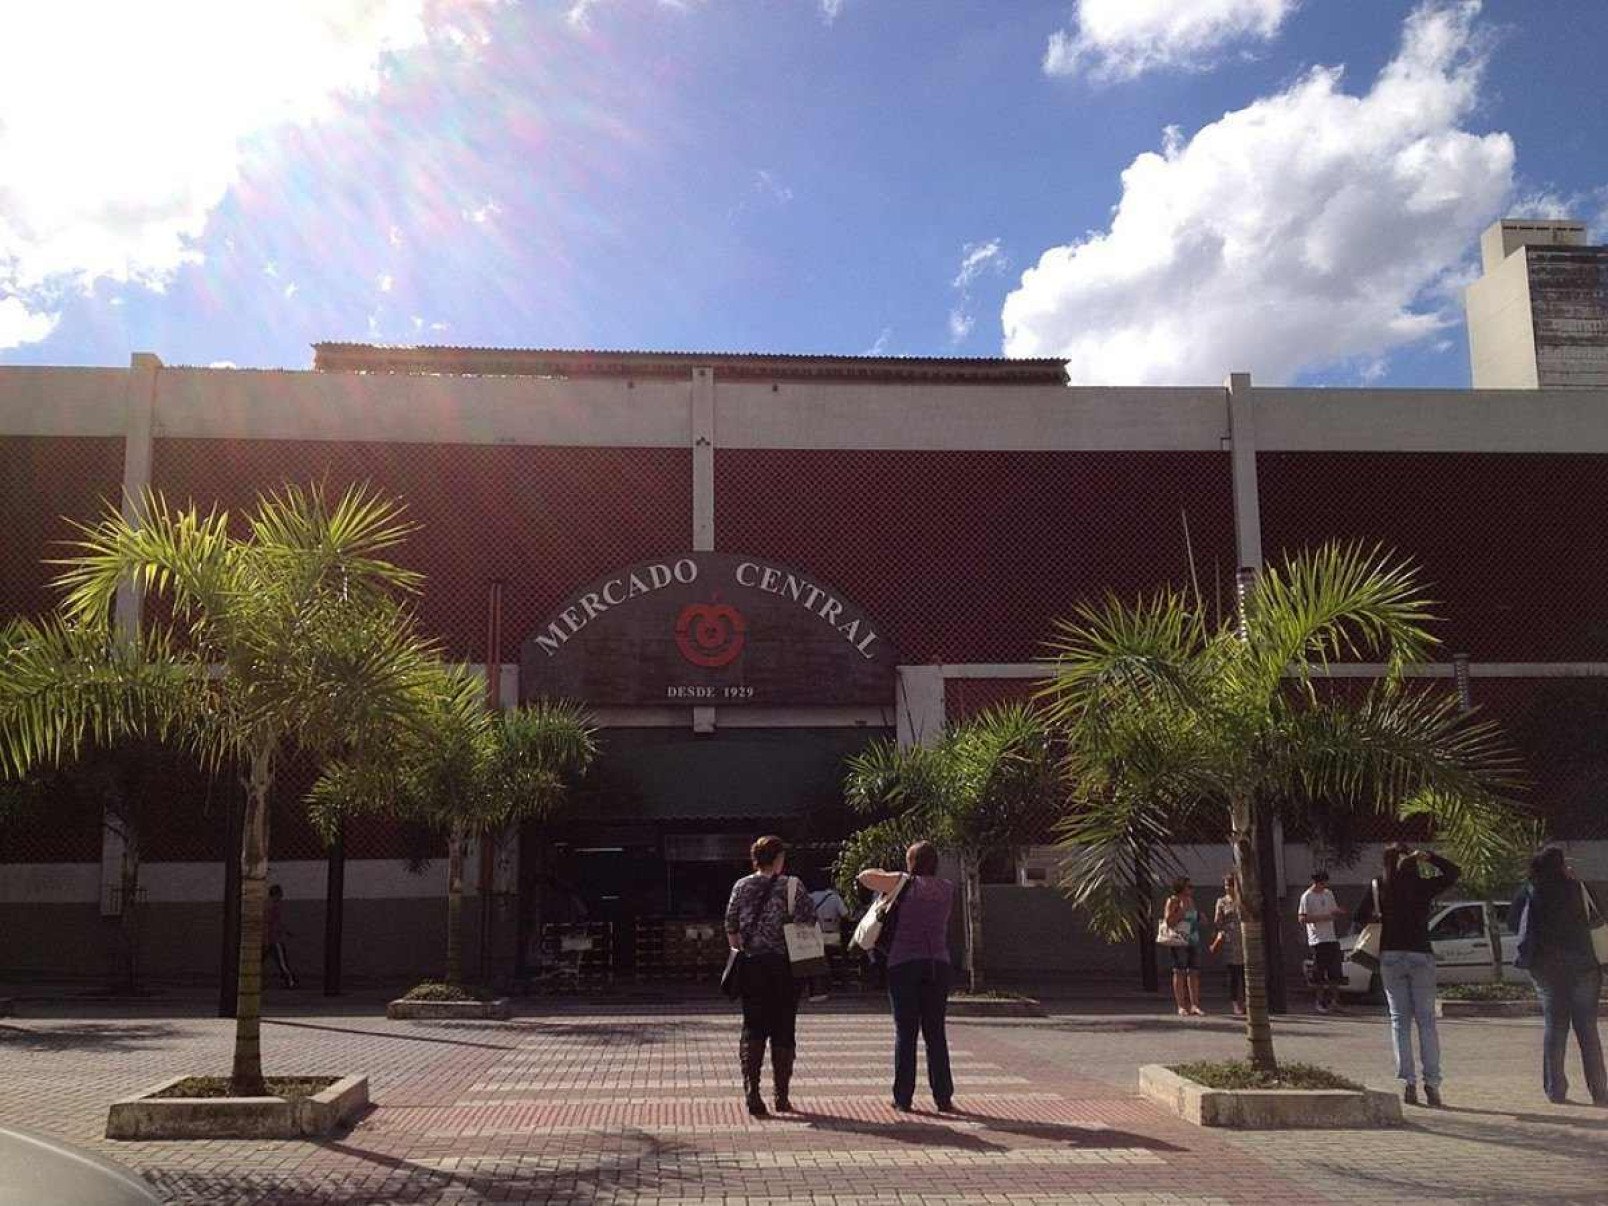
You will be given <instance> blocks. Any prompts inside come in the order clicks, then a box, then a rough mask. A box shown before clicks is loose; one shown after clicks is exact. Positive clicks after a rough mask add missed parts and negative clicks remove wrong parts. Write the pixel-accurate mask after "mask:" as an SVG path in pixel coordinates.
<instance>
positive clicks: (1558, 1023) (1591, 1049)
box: [1535, 967, 1608, 1101]
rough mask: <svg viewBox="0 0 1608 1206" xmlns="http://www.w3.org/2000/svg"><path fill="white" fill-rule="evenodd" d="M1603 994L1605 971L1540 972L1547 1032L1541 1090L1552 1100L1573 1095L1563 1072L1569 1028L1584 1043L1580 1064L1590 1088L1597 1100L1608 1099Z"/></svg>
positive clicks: (1538, 983) (1538, 993) (1538, 991)
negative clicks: (1600, 1029) (1601, 1031)
mask: <svg viewBox="0 0 1608 1206" xmlns="http://www.w3.org/2000/svg"><path fill="white" fill-rule="evenodd" d="M1601 992H1602V969H1601V968H1599V967H1591V968H1583V969H1579V970H1572V971H1571V970H1561V969H1560V970H1558V971H1550V970H1549V971H1547V972H1540V971H1537V972H1536V974H1535V995H1536V996H1537V997H1539V998H1540V999H1541V1016H1542V1018H1543V1020H1544V1029H1543V1032H1542V1038H1541V1088H1542V1089H1543V1090H1544V1091H1545V1092H1546V1095H1547V1099H1548V1100H1550V1101H1562V1100H1563V1099H1564V1098H1565V1097H1567V1096H1568V1094H1569V1077H1568V1076H1567V1075H1565V1073H1564V1070H1563V1064H1564V1059H1565V1057H1566V1056H1567V1055H1568V1053H1569V1027H1570V1026H1571V1025H1572V1026H1573V1027H1574V1032H1575V1041H1576V1042H1577V1043H1579V1044H1580V1063H1581V1065H1582V1066H1583V1067H1584V1068H1585V1072H1586V1089H1587V1090H1588V1091H1589V1092H1590V1093H1591V1099H1592V1100H1593V1101H1604V1100H1608V1080H1605V1079H1604V1076H1603V1065H1602V1039H1601V1038H1600V1037H1599V1036H1598V1034H1597V997H1598V995H1599V994H1600V993H1601Z"/></svg>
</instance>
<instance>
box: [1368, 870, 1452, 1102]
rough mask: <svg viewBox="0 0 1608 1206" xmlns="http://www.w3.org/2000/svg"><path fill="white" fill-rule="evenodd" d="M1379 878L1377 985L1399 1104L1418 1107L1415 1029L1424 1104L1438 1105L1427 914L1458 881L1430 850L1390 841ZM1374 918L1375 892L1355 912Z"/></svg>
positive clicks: (1437, 1058) (1438, 1063)
mask: <svg viewBox="0 0 1608 1206" xmlns="http://www.w3.org/2000/svg"><path fill="white" fill-rule="evenodd" d="M1382 871H1383V874H1381V875H1380V877H1379V879H1378V881H1377V887H1378V895H1379V908H1378V912H1377V920H1378V921H1379V923H1380V936H1379V980H1380V982H1381V983H1382V984H1383V985H1384V988H1385V1000H1386V1001H1387V1002H1388V1003H1389V1005H1390V1038H1391V1043H1392V1046H1393V1047H1394V1049H1395V1052H1396V1077H1397V1079H1399V1080H1400V1081H1401V1082H1402V1100H1403V1101H1405V1102H1406V1103H1407V1104H1408V1105H1417V1104H1418V1075H1417V1073H1416V1072H1415V1071H1414V1069H1413V1028H1414V1027H1415V1026H1416V1027H1417V1029H1418V1055H1419V1059H1420V1060H1421V1061H1422V1063H1423V1069H1424V1103H1425V1104H1426V1105H1430V1106H1439V1105H1440V1104H1441V1093H1440V1090H1441V1079H1442V1078H1441V1053H1440V1034H1439V1032H1437V1031H1436V1029H1435V954H1434V950H1433V948H1432V947H1431V946H1430V945H1429V909H1430V905H1431V904H1432V903H1433V902H1434V900H1435V897H1436V896H1438V895H1439V894H1440V893H1442V892H1444V891H1446V889H1447V888H1450V887H1451V886H1452V885H1453V884H1455V883H1456V882H1457V878H1458V876H1459V875H1461V874H1462V872H1460V871H1459V870H1458V868H1457V864H1456V863H1454V862H1452V861H1451V860H1450V859H1445V858H1442V857H1441V856H1440V855H1438V854H1435V853H1433V852H1432V851H1429V850H1413V849H1410V848H1409V847H1407V846H1405V845H1403V844H1401V843H1400V842H1392V843H1391V844H1390V845H1388V846H1386V847H1385V858H1384V865H1383V868H1382ZM1375 919H1376V913H1375V910H1374V893H1373V892H1372V891H1369V892H1366V893H1364V895H1363V898H1362V904H1361V906H1359V907H1358V909H1357V917H1356V921H1357V925H1358V926H1365V925H1367V924H1368V923H1369V922H1370V921H1374V920H1375Z"/></svg>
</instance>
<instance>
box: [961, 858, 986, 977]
mask: <svg viewBox="0 0 1608 1206" xmlns="http://www.w3.org/2000/svg"><path fill="white" fill-rule="evenodd" d="M960 878H961V880H962V886H961V894H962V895H961V911H962V914H963V918H964V921H965V925H966V973H967V975H968V977H969V978H970V981H971V991H972V992H981V991H982V987H983V966H982V964H983V876H982V863H981V860H979V859H978V858H977V856H976V855H974V854H964V855H962V856H961V859H960Z"/></svg>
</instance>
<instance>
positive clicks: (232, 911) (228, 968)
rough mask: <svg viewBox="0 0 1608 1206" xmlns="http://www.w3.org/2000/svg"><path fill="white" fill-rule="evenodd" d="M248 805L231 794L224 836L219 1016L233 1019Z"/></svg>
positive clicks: (236, 1001) (237, 994)
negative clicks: (241, 857)
mask: <svg viewBox="0 0 1608 1206" xmlns="http://www.w3.org/2000/svg"><path fill="white" fill-rule="evenodd" d="M245 813H246V803H245V799H244V798H243V796H242V795H241V794H237V793H236V792H233V791H231V792H230V793H229V801H228V809H227V810H226V813H225V824H224V830H223V833H224V837H223V851H224V854H223V932H222V934H220V935H219V940H218V945H219V948H220V949H219V962H218V1016H219V1017H220V1018H232V1017H234V1015H235V1009H236V1007H237V1006H238V1004H239V1002H240V859H239V857H238V855H239V853H240V848H241V845H242V844H243V842H244V840H245V839H244V836H243V834H244V826H245Z"/></svg>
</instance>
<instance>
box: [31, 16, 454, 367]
mask: <svg viewBox="0 0 1608 1206" xmlns="http://www.w3.org/2000/svg"><path fill="white" fill-rule="evenodd" d="M476 2H477V0H452V2H451V3H449V4H447V5H431V4H429V3H427V0H272V2H270V0H259V2H257V3H247V2H235V3H218V0H164V3H161V4H108V3H105V2H104V0H56V2H54V3H50V4H17V5H10V6H8V8H7V12H6V31H5V37H4V38H0V299H6V300H8V301H9V303H10V304H9V305H8V306H7V310H8V311H9V312H12V313H15V312H16V310H17V308H18V307H19V306H21V307H22V308H23V309H24V311H26V312H27V313H28V314H31V315H34V316H36V317H38V316H40V314H41V311H42V309H43V308H44V306H45V304H46V303H45V300H44V299H45V298H46V296H47V291H48V290H49V289H54V290H55V291H56V293H57V295H58V296H59V293H60V290H61V289H63V288H83V287H86V286H88V285H89V284H91V283H92V282H94V281H96V280H101V279H108V280H115V281H137V282H140V283H143V284H146V285H150V286H153V287H161V285H162V283H163V282H164V281H165V280H166V279H167V278H168V277H169V276H170V275H171V274H172V273H173V271H174V270H175V269H177V268H178V267H179V266H180V265H181V264H184V263H186V262H190V261H194V260H196V259H198V258H199V253H198V252H197V251H196V250H195V247H194V241H195V239H196V238H197V236H199V235H200V234H201V232H202V231H203V229H204V228H205V226H206V222H207V217H208V215H209V214H210V212H211V211H212V209H213V208H214V207H215V206H216V205H217V204H218V202H219V201H220V200H221V199H222V198H223V196H224V194H225V192H226V191H227V190H228V188H229V186H230V185H231V184H232V183H233V182H234V180H235V179H236V176H237V175H238V172H239V168H240V163H241V158H242V153H243V152H242V146H243V143H244V141H245V140H246V139H247V138H248V137H249V136H251V135H252V134H254V133H257V132H260V131H262V130H265V129H269V128H271V127H274V126H276V125H279V124H282V123H286V122H302V121H307V120H310V119H313V118H316V117H318V116H319V115H320V114H322V113H324V112H326V111H327V110H328V109H329V107H330V104H331V101H332V98H334V97H336V96H337V95H341V94H364V93H368V92H371V91H372V90H373V89H374V88H375V87H376V86H377V84H378V82H379V79H380V74H381V70H382V66H383V59H384V56H385V55H386V54H387V53H389V52H394V51H399V50H403V49H406V48H408V47H412V46H415V45H417V44H419V43H420V42H422V41H423V40H424V39H425V37H426V33H427V31H426V16H425V14H426V12H427V11H428V12H429V13H431V14H433V15H434V14H443V15H444V14H445V13H446V11H447V10H449V9H456V10H459V11H460V15H461V14H462V11H463V10H467V9H469V8H471V7H473V5H474V4H475V3H476ZM8 329H9V330H10V331H11V333H12V335H13V336H14V335H15V334H16V332H17V329H18V328H17V326H16V324H14V323H13V324H9V328H8ZM42 329H47V328H43V327H41V326H40V324H38V323H37V322H36V323H33V324H31V325H29V326H28V327H27V328H26V331H25V333H28V334H32V333H35V332H38V331H40V330H42ZM34 337H35V338H38V337H40V336H38V335H34Z"/></svg>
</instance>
